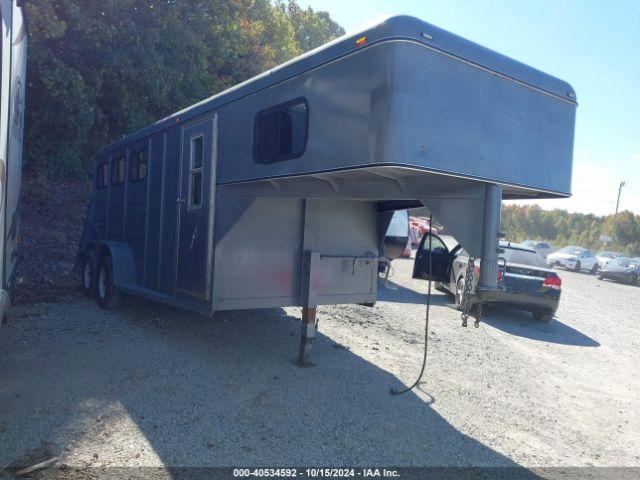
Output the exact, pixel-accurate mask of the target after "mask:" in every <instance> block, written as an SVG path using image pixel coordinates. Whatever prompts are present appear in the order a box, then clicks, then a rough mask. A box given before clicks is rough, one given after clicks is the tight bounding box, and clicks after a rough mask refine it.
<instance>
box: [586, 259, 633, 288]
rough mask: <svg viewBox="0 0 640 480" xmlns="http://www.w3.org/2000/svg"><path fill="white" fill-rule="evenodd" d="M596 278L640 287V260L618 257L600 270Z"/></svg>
mask: <svg viewBox="0 0 640 480" xmlns="http://www.w3.org/2000/svg"><path fill="white" fill-rule="evenodd" d="M596 277H597V278H598V280H602V279H605V278H606V279H608V280H615V281H616V282H624V283H628V284H629V285H638V286H640V258H627V257H616V258H614V259H612V260H611V261H609V262H608V263H607V264H606V265H605V266H604V267H603V268H601V269H600V270H598V273H597V274H596Z"/></svg>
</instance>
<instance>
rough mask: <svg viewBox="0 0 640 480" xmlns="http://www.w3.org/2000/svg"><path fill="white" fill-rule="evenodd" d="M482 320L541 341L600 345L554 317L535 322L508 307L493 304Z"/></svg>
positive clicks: (508, 331) (503, 329)
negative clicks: (544, 321) (543, 321)
mask: <svg viewBox="0 0 640 480" xmlns="http://www.w3.org/2000/svg"><path fill="white" fill-rule="evenodd" d="M482 321H483V322H484V323H486V324H487V325H491V326H492V327H494V328H497V329H498V330H502V331H503V332H505V333H508V334H510V335H516V336H518V337H524V338H530V339H532V340H540V341H541V342H549V343H557V344H560V345H574V346H577V347H599V346H600V343H599V342H597V341H596V340H594V339H593V338H591V337H589V336H587V335H585V334H584V333H581V332H579V331H578V330H576V329H575V328H572V327H570V326H569V325H566V324H564V323H562V322H561V321H560V320H558V319H557V318H555V317H554V319H553V320H551V321H550V322H549V323H541V322H536V321H535V320H534V319H533V318H532V316H531V314H530V313H529V312H524V311H522V310H516V309H512V308H508V307H497V306H495V307H491V308H490V309H485V315H484V318H483V319H482Z"/></svg>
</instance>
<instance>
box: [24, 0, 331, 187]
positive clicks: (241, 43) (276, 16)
mask: <svg viewBox="0 0 640 480" xmlns="http://www.w3.org/2000/svg"><path fill="white" fill-rule="evenodd" d="M26 8H27V12H26V13H27V16H28V18H29V29H30V38H29V42H30V43H29V54H28V85H27V109H26V117H25V121H26V132H25V159H24V164H25V168H26V169H32V170H33V169H38V170H39V171H44V172H45V173H48V174H51V175H58V174H66V175H81V174H86V172H87V170H88V168H89V166H90V164H91V162H92V159H93V157H94V155H95V153H96V151H97V150H98V149H99V148H100V147H101V146H102V145H105V144H107V143H109V142H111V141H113V140H115V139H118V138H120V137H121V136H123V135H125V134H127V133H130V132H132V131H135V130H137V129H139V128H142V127H144V126H146V125H148V124H149V123H152V122H154V121H157V120H159V119H160V118H162V117H164V116H167V115H169V114H171V113H173V112H175V111H177V110H180V109H182V108H185V107H187V106H189V105H191V104H193V103H195V102H197V101H200V100H202V99H204V98H207V97H209V96H211V95H213V94H215V93H217V92H219V91H221V90H224V89H225V88H228V87H231V86H233V85H235V84H237V83H240V82H242V81H243V80H246V79H247V78H250V77H252V76H254V75H257V74H259V73H261V72H263V71H265V70H268V69H269V68H273V67H275V66H276V65H278V64H280V63H282V62H284V61H286V60H289V59H290V58H292V57H294V56H296V55H299V54H300V53H302V52H304V51H306V50H308V49H310V48H313V47H315V46H318V45H320V44H322V43H325V42H327V41H329V40H331V39H333V38H335V37H336V36H338V35H341V34H342V33H343V30H342V28H341V27H340V26H339V25H337V24H336V23H335V22H333V20H331V18H330V17H329V15H328V14H327V13H325V12H314V11H313V10H311V9H310V8H309V9H307V10H302V9H301V8H300V7H299V6H298V5H297V4H296V3H295V1H293V0H291V1H289V3H288V4H287V5H286V6H285V5H284V4H282V3H276V4H272V3H271V2H269V0H189V1H184V0H145V1H144V2H140V1H139V0H31V1H29V2H27V3H26Z"/></svg>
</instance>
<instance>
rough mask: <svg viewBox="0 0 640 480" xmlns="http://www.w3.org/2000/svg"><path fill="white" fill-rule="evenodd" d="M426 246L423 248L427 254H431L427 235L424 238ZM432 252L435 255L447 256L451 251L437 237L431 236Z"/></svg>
mask: <svg viewBox="0 0 640 480" xmlns="http://www.w3.org/2000/svg"><path fill="white" fill-rule="evenodd" d="M423 241H424V244H423V246H422V248H423V250H424V251H425V253H427V254H428V252H429V235H428V234H425V236H424V239H423ZM431 251H432V252H433V253H434V254H443V255H446V254H448V253H449V249H448V248H447V247H446V246H445V244H444V243H443V242H442V240H440V239H439V238H438V237H436V236H435V235H431Z"/></svg>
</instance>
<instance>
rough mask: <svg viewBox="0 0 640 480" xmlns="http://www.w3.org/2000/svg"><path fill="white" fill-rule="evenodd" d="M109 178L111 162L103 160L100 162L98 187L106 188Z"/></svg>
mask: <svg viewBox="0 0 640 480" xmlns="http://www.w3.org/2000/svg"><path fill="white" fill-rule="evenodd" d="M108 179H109V164H108V163H107V162H102V163H99V164H98V180H97V185H98V188H105V187H106V186H107V182H108Z"/></svg>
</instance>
